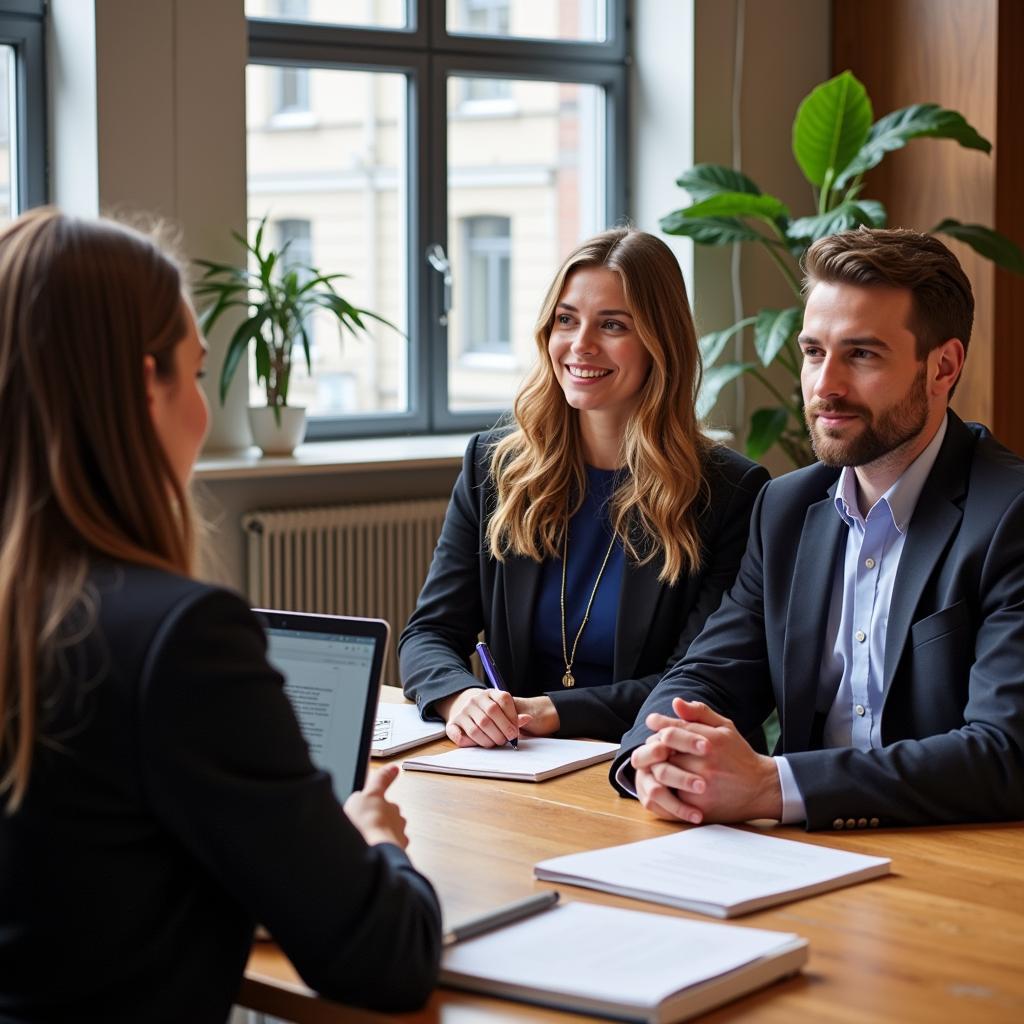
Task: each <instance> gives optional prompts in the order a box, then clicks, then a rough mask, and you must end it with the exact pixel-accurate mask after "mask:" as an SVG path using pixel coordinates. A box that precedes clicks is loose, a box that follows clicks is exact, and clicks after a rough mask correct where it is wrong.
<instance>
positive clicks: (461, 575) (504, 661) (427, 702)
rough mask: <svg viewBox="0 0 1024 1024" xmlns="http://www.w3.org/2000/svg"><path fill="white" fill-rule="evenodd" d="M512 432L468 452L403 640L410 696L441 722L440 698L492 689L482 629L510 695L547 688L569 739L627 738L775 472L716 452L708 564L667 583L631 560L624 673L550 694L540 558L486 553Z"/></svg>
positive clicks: (622, 645) (491, 436) (711, 599)
mask: <svg viewBox="0 0 1024 1024" xmlns="http://www.w3.org/2000/svg"><path fill="white" fill-rule="evenodd" d="M501 436H502V433H501V432H499V431H492V432H490V433H486V434H477V435H476V436H475V437H473V438H472V439H471V440H470V442H469V446H468V447H467V449H466V456H465V460H464V461H463V465H462V473H461V474H460V476H459V478H458V480H457V481H456V483H455V489H454V490H453V492H452V500H451V504H450V505H449V506H448V512H447V515H446V516H445V521H444V527H443V528H442V530H441V537H440V539H439V540H438V542H437V550H436V551H435V552H434V560H433V563H432V564H431V566H430V572H429V573H428V574H427V579H426V582H425V583H424V584H423V590H422V592H421V593H420V598H419V602H418V603H417V605H416V610H415V611H414V612H413V614H412V616H411V618H410V619H409V624H408V625H407V626H406V628H405V630H404V631H403V632H402V636H401V638H400V640H399V644H398V651H399V659H400V665H401V674H402V682H403V686H404V688H405V693H406V696H408V697H411V698H412V699H413V700H415V701H416V704H417V706H418V707H419V709H420V713H421V714H422V715H423V716H424V717H426V718H429V717H435V718H436V717H437V716H436V714H434V713H433V712H432V710H431V704H433V703H434V702H435V701H437V700H441V699H442V698H444V697H447V696H449V695H451V694H453V693H457V692H459V691H460V690H465V689H466V688H467V687H470V686H481V685H482V684H481V683H480V681H479V680H478V679H477V678H476V677H475V676H474V675H473V674H472V673H471V671H470V667H469V657H470V655H471V654H472V653H473V647H474V644H475V643H476V640H477V636H478V635H479V633H480V631H481V630H483V632H484V634H485V635H486V637H487V643H488V645H489V646H490V649H491V653H492V654H493V655H494V660H495V662H496V663H497V665H498V669H499V671H500V672H501V674H502V676H503V678H504V681H505V684H506V686H507V687H508V689H509V691H510V692H511V693H513V694H515V695H517V696H522V697H528V696H536V695H538V694H540V693H544V692H546V693H547V695H548V696H549V697H551V699H552V700H553V701H554V703H555V707H556V708H557V710H558V715H559V719H560V722H561V725H560V730H559V732H560V735H563V736H590V737H594V738H598V739H606V740H618V739H620V738H621V736H622V734H623V732H625V730H626V729H628V728H629V726H630V725H631V724H632V722H633V718H634V716H635V714H636V711H637V709H638V708H639V707H640V705H641V704H642V703H643V702H644V699H645V698H646V697H647V695H648V694H649V693H650V691H651V690H652V689H653V687H654V684H655V683H656V682H657V681H658V678H659V677H660V676H661V674H662V673H663V672H664V671H665V668H666V666H669V665H672V664H673V663H674V662H675V661H676V660H677V659H678V658H680V657H682V655H683V654H684V653H685V652H686V648H687V646H688V645H689V643H690V641H691V640H692V639H693V637H695V636H696V635H697V634H698V633H699V632H700V629H701V627H702V626H703V625H704V620H705V619H706V618H707V617H708V616H709V615H710V614H711V612H713V611H714V610H715V608H717V607H718V603H719V601H720V600H721V598H722V594H723V592H724V591H725V590H726V588H727V587H728V586H729V585H730V584H731V583H732V581H733V578H734V577H735V575H736V570H737V568H738V567H739V562H740V558H741V557H742V555H743V549H744V547H745V545H746V540H747V527H748V524H749V521H750V511H751V508H752V506H753V503H754V498H755V497H756V496H757V493H758V491H759V490H760V489H761V487H762V486H763V485H764V483H765V482H766V481H767V480H768V472H767V470H765V469H763V468H762V467H761V466H758V465H757V464H756V463H753V462H751V461H750V460H749V459H746V458H744V457H743V456H742V455H737V454H736V453H735V452H733V451H730V450H729V449H728V448H722V447H718V448H715V449H713V450H712V451H711V453H710V454H709V456H708V458H707V460H706V463H705V465H704V475H705V478H706V480H707V484H708V489H709V501H708V503H707V507H706V508H705V509H704V510H703V512H702V513H701V515H700V519H699V523H698V527H699V530H700V537H701V541H702V544H703V548H704V552H705V556H706V557H705V562H704V566H703V568H702V569H701V570H700V572H698V573H696V574H695V575H692V576H687V577H685V578H684V579H682V580H681V581H680V582H679V583H678V584H676V585H675V586H668V585H666V584H663V583H661V582H659V581H658V573H659V571H660V569H661V564H660V560H658V559H655V560H654V561H652V562H649V563H648V564H647V565H642V566H638V565H633V564H630V562H629V560H628V559H627V562H626V568H625V572H624V573H623V579H622V589H621V591H620V593H619V607H618V616H617V620H616V625H615V664H614V667H613V674H614V679H615V681H614V682H613V683H611V684H610V685H607V686H593V687H577V688H575V689H572V690H563V689H558V690H555V691H550V690H545V689H544V683H546V682H547V680H545V681H543V682H541V681H539V680H537V679H534V678H532V677H531V674H530V668H531V661H532V659H531V655H530V647H531V639H532V634H533V609H534V603H535V600H536V597H537V590H538V586H539V584H540V577H541V563H540V562H534V561H532V560H531V559H529V558H522V557H509V558H506V560H505V561H504V563H502V562H497V561H495V560H494V559H493V558H492V557H491V556H490V553H489V552H488V550H487V540H486V536H485V534H486V531H487V522H488V517H489V516H490V514H491V512H492V510H493V508H494V500H495V489H494V482H493V480H492V479H491V474H490V459H491V452H492V450H493V446H494V444H495V443H496V442H497V440H498V439H499V438H500V437H501ZM758 726H760V723H758Z"/></svg>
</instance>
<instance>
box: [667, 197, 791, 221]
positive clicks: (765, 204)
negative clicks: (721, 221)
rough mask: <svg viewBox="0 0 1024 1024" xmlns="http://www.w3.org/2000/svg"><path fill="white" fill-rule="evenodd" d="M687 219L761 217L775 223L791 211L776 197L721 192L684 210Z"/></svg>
mask: <svg viewBox="0 0 1024 1024" xmlns="http://www.w3.org/2000/svg"><path fill="white" fill-rule="evenodd" d="M683 214H684V215H685V216H687V217H760V218H761V219H762V220H768V221H774V220H777V219H778V218H779V217H788V216H789V210H788V209H787V208H786V204H785V203H784V202H782V200H781V199H776V198H775V196H766V195H751V193H749V192H719V193H717V194H716V195H713V196H708V198H707V199H702V200H701V201H700V202H699V203H694V204H693V206H688V207H687V208H686V209H685V210H683Z"/></svg>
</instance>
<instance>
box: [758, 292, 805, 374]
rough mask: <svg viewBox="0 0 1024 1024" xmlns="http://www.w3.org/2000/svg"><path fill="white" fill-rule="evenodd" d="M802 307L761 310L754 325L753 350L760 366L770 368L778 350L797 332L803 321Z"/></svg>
mask: <svg viewBox="0 0 1024 1024" xmlns="http://www.w3.org/2000/svg"><path fill="white" fill-rule="evenodd" d="M803 315H804V310H803V307H802V306H790V308H789V309H762V310H761V312H760V313H758V314H757V320H756V323H755V324H754V349H755V350H756V352H757V354H758V357H759V358H760V360H761V363H762V365H764V366H770V365H771V364H772V361H773V360H774V359H775V357H776V356H777V355H778V354H779V350H780V349H781V348H782V347H783V346H784V345H785V344H786V342H787V341H789V339H790V338H791V337H792V336H793V335H794V334H795V333H796V332H797V329H798V328H799V327H800V323H801V321H802V319H803Z"/></svg>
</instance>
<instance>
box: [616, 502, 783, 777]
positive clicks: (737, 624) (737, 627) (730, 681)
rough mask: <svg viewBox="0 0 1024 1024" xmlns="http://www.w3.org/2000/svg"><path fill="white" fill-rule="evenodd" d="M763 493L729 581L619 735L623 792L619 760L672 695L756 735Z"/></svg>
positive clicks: (767, 679)
mask: <svg viewBox="0 0 1024 1024" xmlns="http://www.w3.org/2000/svg"><path fill="white" fill-rule="evenodd" d="M764 495H765V490H764V489H762V490H761V492H760V493H759V494H758V496H757V499H756V501H755V502H754V508H753V512H752V514H751V520H750V534H749V540H748V542H747V545H746V552H745V554H744V555H743V558H742V561H741V562H740V568H739V572H738V573H737V575H736V579H735V582H734V583H733V585H732V587H731V588H730V589H729V590H728V591H727V592H726V594H725V596H724V597H723V599H722V603H721V605H720V606H719V608H718V610H717V611H716V612H714V614H712V615H711V617H710V618H709V619H708V620H707V624H706V625H705V627H704V629H703V630H702V631H701V633H700V635H699V636H697V637H696V639H695V640H694V641H693V642H692V643H691V644H690V646H689V649H688V650H687V651H686V654H685V657H682V658H680V659H679V660H678V661H676V662H675V664H674V665H673V666H672V667H671V668H670V669H669V670H668V672H666V673H665V675H664V676H663V677H662V678H661V680H660V681H659V682H658V684H657V686H655V687H654V689H653V690H652V691H651V693H650V695H649V696H648V698H647V700H646V701H645V702H644V704H643V707H641V708H640V712H639V714H638V715H637V716H636V722H635V723H634V724H633V727H632V728H631V729H630V730H629V732H627V733H626V735H625V736H623V737H622V746H621V747H620V749H619V753H618V754H617V755H616V757H615V759H614V760H613V761H612V766H611V770H610V779H611V782H612V785H613V786H614V787H615V788H616V789H617V790H618V791H619V792H620V793H622V794H623V795H625V796H632V795H633V794H632V793H629V792H628V791H627V790H625V789H623V787H622V786H621V785H620V784H619V781H618V779H617V777H616V776H617V774H618V771H619V769H620V767H623V766H624V765H626V766H627V771H628V770H629V769H628V765H627V762H628V760H629V756H630V754H631V753H632V752H633V750H634V749H635V748H636V747H639V746H640V745H641V744H643V743H644V742H645V741H646V739H647V737H648V736H649V735H650V734H651V730H650V729H648V728H647V726H646V725H645V724H644V722H645V720H646V718H647V716H648V715H649V714H651V713H652V712H655V711H656V712H659V713H661V714H664V715H671V714H672V701H673V699H674V698H676V697H683V698H685V699H686V700H696V701H702V702H703V703H705V704H707V705H708V706H709V707H711V708H714V709H715V710H716V711H717V712H718V713H719V714H721V715H724V716H725V717H726V718H731V719H732V720H733V722H734V723H735V724H736V727H737V729H738V730H739V731H740V732H741V733H742V734H743V735H744V736H750V735H751V734H754V735H756V730H757V729H758V728H759V727H760V726H761V724H762V723H763V722H764V720H765V719H766V718H767V717H768V715H769V714H771V712H772V709H773V708H774V707H775V696H774V693H773V690H772V683H771V671H770V667H769V663H768V649H767V644H766V641H765V625H764V590H763V578H764V574H763V555H762V550H763V549H762V537H761V528H760V521H761V509H762V506H763V504H764Z"/></svg>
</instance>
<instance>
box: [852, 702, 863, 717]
mask: <svg viewBox="0 0 1024 1024" xmlns="http://www.w3.org/2000/svg"><path fill="white" fill-rule="evenodd" d="M853 710H854V711H856V712H857V714H858V715H860V717H861V718H863V717H864V705H863V704H858V705H857V706H856V707H855V708H854V709H853Z"/></svg>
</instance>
